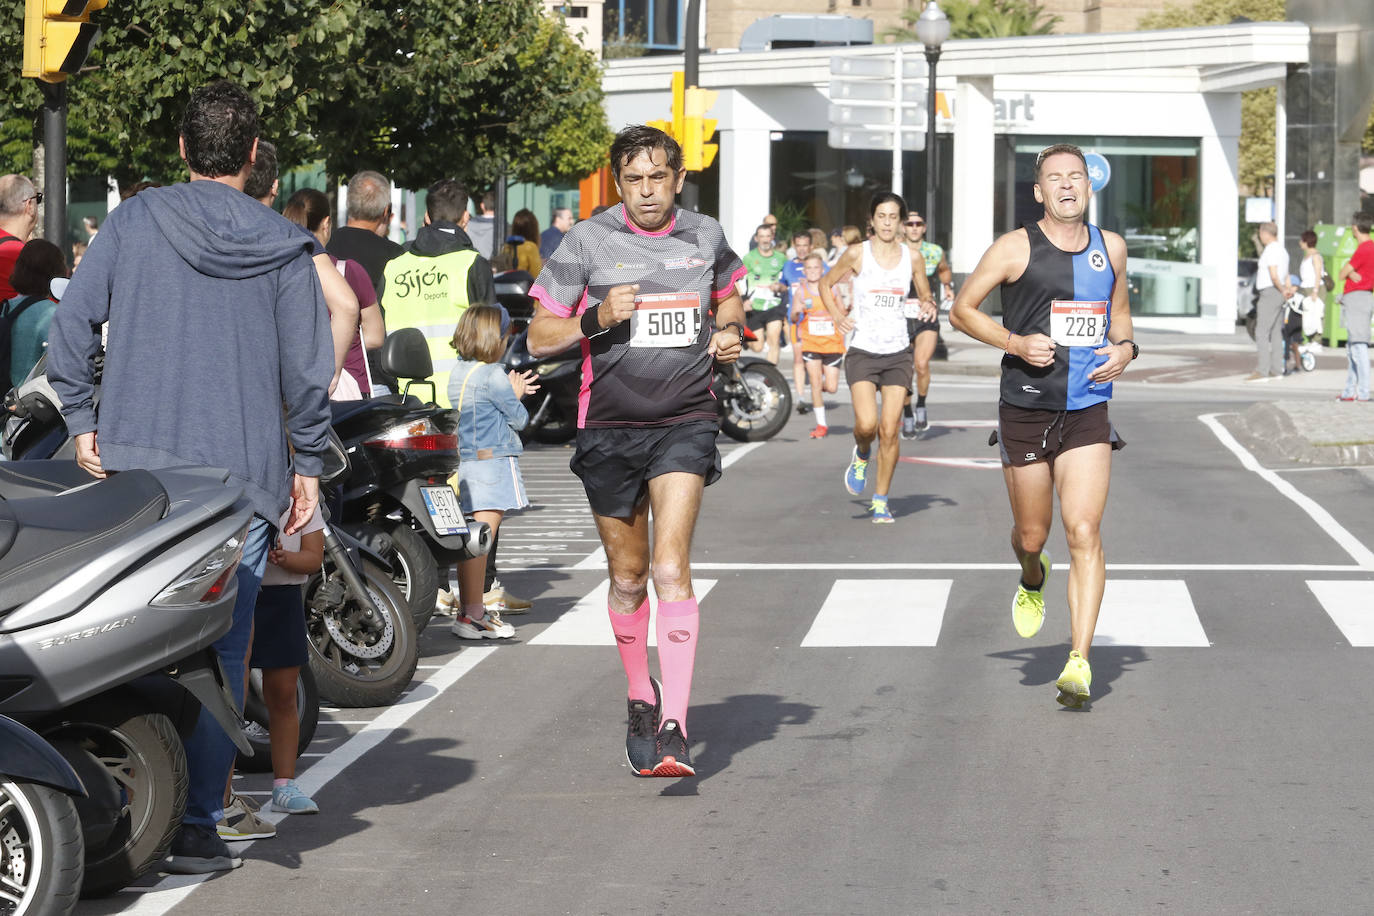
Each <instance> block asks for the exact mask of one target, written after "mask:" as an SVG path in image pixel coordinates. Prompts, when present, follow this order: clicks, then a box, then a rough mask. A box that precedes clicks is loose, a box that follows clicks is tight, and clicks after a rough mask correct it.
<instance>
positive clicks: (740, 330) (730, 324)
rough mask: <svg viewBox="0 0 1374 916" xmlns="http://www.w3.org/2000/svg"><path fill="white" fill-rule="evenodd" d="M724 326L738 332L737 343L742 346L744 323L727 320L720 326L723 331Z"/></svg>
mask: <svg viewBox="0 0 1374 916" xmlns="http://www.w3.org/2000/svg"><path fill="white" fill-rule="evenodd" d="M726 328H734V329H735V331H736V333H738V334H739V345H740V346H741V347H742V346H744V325H742V324H740V323H739V322H738V321H727V322H726V323H725V324H724V325H723V326H722V327H721V330H722V331H723V330H725V329H726Z"/></svg>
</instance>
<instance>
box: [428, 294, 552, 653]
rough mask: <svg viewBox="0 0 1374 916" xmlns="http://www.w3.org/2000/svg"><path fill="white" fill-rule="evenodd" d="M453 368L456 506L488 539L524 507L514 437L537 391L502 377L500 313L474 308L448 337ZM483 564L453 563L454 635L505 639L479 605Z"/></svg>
mask: <svg viewBox="0 0 1374 916" xmlns="http://www.w3.org/2000/svg"><path fill="white" fill-rule="evenodd" d="M452 344H453V349H455V350H457V351H458V360H459V361H458V365H456V366H454V367H453V371H452V372H451V373H450V374H449V383H448V396H449V401H450V402H451V403H452V404H453V405H454V409H455V410H456V411H457V412H458V457H459V461H460V463H459V465H458V503H459V505H460V507H461V508H462V510H463V514H464V515H466V516H469V517H471V518H473V519H475V520H477V521H479V522H486V523H487V525H489V526H490V527H491V533H492V535H493V536H494V535H495V534H496V531H497V529H498V528H499V527H500V525H501V518H502V517H503V516H504V515H505V513H507V512H510V511H513V510H517V509H523V508H525V507H526V506H528V505H529V504H530V503H529V500H528V499H527V498H526V496H525V482H524V480H523V479H522V478H521V476H520V458H519V456H520V453H521V452H522V451H524V446H523V445H522V444H521V442H520V434H519V430H521V429H524V427H525V424H526V423H528V422H529V412H528V411H526V410H525V405H523V404H521V403H520V399H521V398H523V397H524V396H525V395H527V394H532V393H533V392H535V391H538V390H539V385H538V384H537V383H536V382H535V379H536V378H537V376H536V375H535V374H534V373H533V372H526V373H524V374H520V373H517V372H506V371H505V368H504V367H503V366H502V365H501V357H502V355H503V354H504V353H505V350H506V335H505V333H504V332H503V330H502V327H501V310H500V309H497V308H493V307H491V306H485V305H483V306H472V307H470V308H468V309H467V311H465V312H463V316H462V318H460V319H459V320H458V328H457V330H455V331H454V332H453V341H452ZM485 573H486V558H485V557H472V558H469V559H466V560H462V561H460V562H459V564H458V596H459V603H460V605H461V606H460V608H459V610H458V614H457V617H456V619H455V620H454V623H453V627H452V632H453V635H454V636H457V637H458V638H459V639H505V638H508V637H511V636H514V635H515V628H514V627H512V626H511V625H510V624H508V623H504V622H503V621H502V620H501V616H500V614H499V613H498V612H497V611H496V610H495V609H491V608H487V607H484V606H483V604H482V586H483V578H484V576H485Z"/></svg>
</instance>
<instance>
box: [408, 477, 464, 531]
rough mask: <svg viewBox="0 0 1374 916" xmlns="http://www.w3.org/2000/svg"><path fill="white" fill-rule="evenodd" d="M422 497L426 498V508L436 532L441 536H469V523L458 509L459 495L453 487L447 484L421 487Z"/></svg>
mask: <svg viewBox="0 0 1374 916" xmlns="http://www.w3.org/2000/svg"><path fill="white" fill-rule="evenodd" d="M420 495H421V496H423V497H424V500H425V508H426V509H428V510H429V517H430V520H431V521H433V522H434V530H435V531H437V532H438V533H439V534H467V530H468V523H467V521H466V520H465V519H464V518H463V512H462V510H461V509H459V508H458V494H457V493H454V492H453V487H450V486H448V485H447V484H445V485H444V486H439V487H421V488H420Z"/></svg>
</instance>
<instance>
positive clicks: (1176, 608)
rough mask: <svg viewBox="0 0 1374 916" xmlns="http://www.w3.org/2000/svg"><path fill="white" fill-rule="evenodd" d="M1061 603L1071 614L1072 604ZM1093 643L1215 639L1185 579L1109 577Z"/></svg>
mask: <svg viewBox="0 0 1374 916" xmlns="http://www.w3.org/2000/svg"><path fill="white" fill-rule="evenodd" d="M1061 600H1062V599H1061ZM1059 606H1060V607H1061V608H1063V613H1064V615H1065V616H1068V608H1067V607H1066V606H1065V605H1063V604H1060V605H1059ZM1093 644H1094V645H1098V646H1210V645H1211V642H1209V641H1208V639H1207V634H1206V632H1204V631H1203V629H1202V621H1201V620H1200V619H1198V615H1197V608H1195V607H1194V606H1193V597H1192V595H1191V594H1189V592H1188V584H1187V583H1186V582H1184V581H1183V580H1182V579H1108V580H1107V589H1106V592H1105V593H1104V594H1103V595H1102V610H1101V612H1100V613H1099V614H1098V617H1097V630H1096V632H1095V633H1094V635H1093Z"/></svg>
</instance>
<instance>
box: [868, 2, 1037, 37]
mask: <svg viewBox="0 0 1374 916" xmlns="http://www.w3.org/2000/svg"><path fill="white" fill-rule="evenodd" d="M918 7H919V5H918ZM940 9H942V10H944V11H945V15H946V16H948V17H949V37H950V38H1012V37H1015V36H1018V35H1048V34H1050V33H1051V32H1053V31H1054V27H1055V26H1056V25H1058V24H1059V23H1060V22H1062V21H1063V20H1061V19H1060V18H1059V17H1058V16H1054V15H1051V14H1049V13H1046V12H1045V10H1044V8H1043V7H1042V6H1041V5H1040V3H1039V2H1038V0H944V2H942V3H941V4H940ZM920 15H921V9H920V8H913V9H909V10H903V11H902V19H903V20H904V21H905V22H906V25H905V26H897V27H895V28H890V29H884V30H883V33H882V34H883V37H884V38H887V39H890V40H892V41H897V42H908V41H918V40H919V39H917V37H916V20H917V19H918V18H920Z"/></svg>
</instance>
